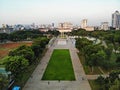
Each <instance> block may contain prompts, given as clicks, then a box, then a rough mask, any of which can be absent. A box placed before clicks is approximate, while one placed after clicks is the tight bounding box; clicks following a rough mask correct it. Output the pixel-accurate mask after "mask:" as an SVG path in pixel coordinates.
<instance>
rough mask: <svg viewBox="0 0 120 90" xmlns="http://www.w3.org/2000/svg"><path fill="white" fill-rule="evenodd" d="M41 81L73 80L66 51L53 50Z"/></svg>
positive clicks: (67, 51)
mask: <svg viewBox="0 0 120 90" xmlns="http://www.w3.org/2000/svg"><path fill="white" fill-rule="evenodd" d="M42 80H75V75H74V71H73V67H72V61H71V57H70V53H69V50H68V49H55V50H54V51H53V53H52V56H51V58H50V61H49V63H48V66H47V68H46V71H45V72H44V75H43V77H42Z"/></svg>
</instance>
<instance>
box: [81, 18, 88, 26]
mask: <svg viewBox="0 0 120 90" xmlns="http://www.w3.org/2000/svg"><path fill="white" fill-rule="evenodd" d="M86 27H87V19H83V20H82V22H81V28H86Z"/></svg>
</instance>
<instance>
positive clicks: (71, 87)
mask: <svg viewBox="0 0 120 90" xmlns="http://www.w3.org/2000/svg"><path fill="white" fill-rule="evenodd" d="M54 49H69V50H70V54H71V59H72V64H73V68H74V72H75V77H76V81H42V80H41V78H42V76H43V73H44V71H45V69H46V67H47V64H48V62H49V60H50V56H51V54H52V52H53V50H54ZM76 52H77V50H76V48H74V42H73V40H71V39H59V38H57V39H56V40H55V42H54V44H53V45H52V46H51V47H50V48H49V49H48V51H47V52H46V54H45V56H44V57H43V58H42V60H41V62H40V63H39V65H38V66H37V68H36V69H35V71H34V72H33V74H32V77H31V78H30V79H29V80H28V81H27V83H26V85H25V86H24V88H23V90H91V88H90V85H89V83H88V80H87V79H86V75H85V73H84V70H83V67H82V65H81V63H80V60H79V58H78V56H77V53H76Z"/></svg>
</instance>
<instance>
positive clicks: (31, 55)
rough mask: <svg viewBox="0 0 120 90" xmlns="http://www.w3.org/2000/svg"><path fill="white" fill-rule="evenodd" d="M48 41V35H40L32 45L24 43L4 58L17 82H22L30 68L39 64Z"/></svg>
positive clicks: (7, 68) (8, 69)
mask: <svg viewBox="0 0 120 90" xmlns="http://www.w3.org/2000/svg"><path fill="white" fill-rule="evenodd" d="M48 42H49V39H48V38H47V37H38V38H36V39H34V40H33V44H32V46H26V45H22V46H20V47H18V48H16V49H14V50H12V51H10V52H9V54H8V56H6V57H5V58H3V60H4V63H3V64H4V65H5V69H6V71H10V72H11V75H12V76H14V80H15V82H18V83H20V82H21V80H22V79H24V77H25V75H26V73H29V69H30V68H31V67H32V66H33V65H35V66H36V65H37V64H38V62H39V61H40V60H39V58H40V57H42V54H43V51H44V50H45V48H46V45H47V44H48ZM31 69H32V68H31ZM0 78H1V77H0ZM1 82H2V81H1ZM23 83H25V82H22V84H23ZM1 90H2V89H1Z"/></svg>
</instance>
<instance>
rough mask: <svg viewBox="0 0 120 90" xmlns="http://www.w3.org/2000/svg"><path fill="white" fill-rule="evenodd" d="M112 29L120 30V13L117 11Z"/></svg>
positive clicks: (113, 16)
mask: <svg viewBox="0 0 120 90" xmlns="http://www.w3.org/2000/svg"><path fill="white" fill-rule="evenodd" d="M112 27H113V28H116V29H120V13H119V11H115V13H113V14H112Z"/></svg>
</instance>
